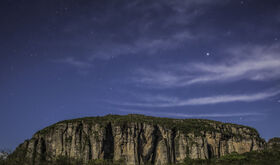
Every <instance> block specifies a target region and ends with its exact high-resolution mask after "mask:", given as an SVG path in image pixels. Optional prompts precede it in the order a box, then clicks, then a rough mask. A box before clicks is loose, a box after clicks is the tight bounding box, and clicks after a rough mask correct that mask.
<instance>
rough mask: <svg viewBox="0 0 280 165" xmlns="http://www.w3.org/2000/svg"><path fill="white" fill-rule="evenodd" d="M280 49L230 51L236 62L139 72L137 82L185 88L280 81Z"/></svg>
mask: <svg viewBox="0 0 280 165" xmlns="http://www.w3.org/2000/svg"><path fill="white" fill-rule="evenodd" d="M279 47H280V46H274V47H270V48H267V47H245V48H235V49H230V50H228V52H227V54H228V55H231V57H232V58H230V59H226V60H224V61H223V62H220V63H215V64H207V63H187V64H184V65H183V64H177V65H172V66H171V67H170V66H168V67H161V68H160V69H158V70H148V69H138V70H137V71H136V75H137V78H134V79H133V80H134V81H137V82H140V83H143V84H148V85H150V86H155V87H181V86H188V85H191V84H197V83H207V82H232V81H236V80H242V79H245V80H253V81H266V80H271V79H276V78H279V77H280V55H279ZM236 57H238V58H236ZM135 77H136V76H135Z"/></svg>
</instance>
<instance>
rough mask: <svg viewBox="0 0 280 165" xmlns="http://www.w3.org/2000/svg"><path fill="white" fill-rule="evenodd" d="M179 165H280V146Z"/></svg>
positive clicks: (19, 164)
mask: <svg viewBox="0 0 280 165" xmlns="http://www.w3.org/2000/svg"><path fill="white" fill-rule="evenodd" d="M25 164H26V165H28V164H29V163H28V161H27V160H23V159H21V158H8V159H6V160H0V165H25ZM123 164H124V163H123V161H118V162H113V161H104V160H92V161H90V162H89V163H87V164H84V163H82V162H81V161H79V160H75V159H69V158H67V157H59V158H58V159H57V160H56V161H54V162H45V163H41V164H40V165H123ZM178 165H280V145H275V146H271V147H270V148H269V149H266V150H263V151H254V152H248V153H244V154H237V153H232V154H229V155H226V156H224V157H221V158H219V159H211V160H191V159H186V160H185V162H184V163H180V164H178Z"/></svg>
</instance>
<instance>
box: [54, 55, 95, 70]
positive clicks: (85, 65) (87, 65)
mask: <svg viewBox="0 0 280 165" xmlns="http://www.w3.org/2000/svg"><path fill="white" fill-rule="evenodd" d="M54 62H57V63H63V64H67V65H71V66H74V67H76V68H78V69H86V68H90V67H91V66H92V64H91V63H89V62H86V61H83V60H77V59H75V58H73V57H66V58H64V59H58V60H54Z"/></svg>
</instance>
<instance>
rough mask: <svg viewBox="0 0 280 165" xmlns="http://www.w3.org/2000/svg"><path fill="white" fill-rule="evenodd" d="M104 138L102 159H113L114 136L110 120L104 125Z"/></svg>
mask: <svg viewBox="0 0 280 165" xmlns="http://www.w3.org/2000/svg"><path fill="white" fill-rule="evenodd" d="M105 132H106V134H105V138H104V139H103V148H102V151H103V152H104V159H105V160H113V158H114V137H113V130H112V124H111V122H110V123H108V124H107V126H106V127H105Z"/></svg>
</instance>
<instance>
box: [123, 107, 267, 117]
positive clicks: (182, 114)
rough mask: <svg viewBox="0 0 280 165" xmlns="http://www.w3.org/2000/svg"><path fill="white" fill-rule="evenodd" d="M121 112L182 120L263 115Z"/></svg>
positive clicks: (253, 113) (258, 114)
mask: <svg viewBox="0 0 280 165" xmlns="http://www.w3.org/2000/svg"><path fill="white" fill-rule="evenodd" d="M119 111H121V112H128V113H140V114H148V115H159V116H168V117H180V118H182V117H184V118H209V117H213V118H225V117H230V118H232V117H248V116H263V115H265V114H264V113H257V112H245V113H203V114H191V113H169V112H154V111H140V110H129V109H119Z"/></svg>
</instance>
